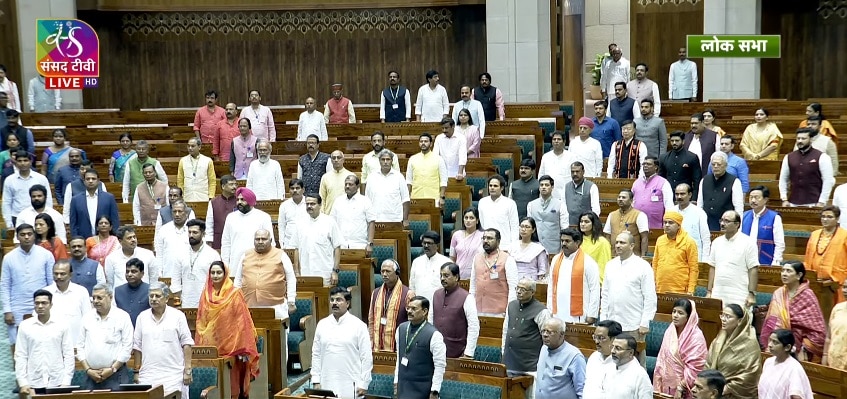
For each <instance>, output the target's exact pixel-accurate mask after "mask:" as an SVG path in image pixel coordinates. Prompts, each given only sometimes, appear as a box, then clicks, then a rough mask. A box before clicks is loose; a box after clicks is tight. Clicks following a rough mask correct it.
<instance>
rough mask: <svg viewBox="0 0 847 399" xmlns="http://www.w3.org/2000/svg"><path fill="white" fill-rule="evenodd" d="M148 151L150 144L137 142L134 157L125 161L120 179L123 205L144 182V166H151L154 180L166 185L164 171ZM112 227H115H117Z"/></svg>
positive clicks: (141, 141) (143, 141)
mask: <svg viewBox="0 0 847 399" xmlns="http://www.w3.org/2000/svg"><path fill="white" fill-rule="evenodd" d="M149 151H150V144H147V140H138V142H136V143H135V156H134V157H131V158H130V159H129V160H128V161H126V166H124V175H123V179H122V180H123V190H122V191H121V197H122V198H123V201H124V204H128V203H129V201H130V198H132V196H133V195H135V188H136V187H138V185H139V184H141V183H143V182H144V180H145V179H144V175H143V174H142V171H143V168H142V167H143V166H144V164H147V163H149V164H151V165H153V168H154V169H155V170H156V178H157V179H159V181H161V182H162V183H165V184H166V185H167V184H168V175H167V174H165V169H163V168H162V164H161V163H159V161H157V160H156V158H151V157H150V156H148V154H149ZM116 178H117V177H116ZM114 226H115V227H117V225H114Z"/></svg>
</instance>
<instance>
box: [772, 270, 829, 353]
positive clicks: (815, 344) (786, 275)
mask: <svg viewBox="0 0 847 399" xmlns="http://www.w3.org/2000/svg"><path fill="white" fill-rule="evenodd" d="M782 283H783V284H785V285H784V286H782V287H779V288H777V289H776V291H774V293H773V297H772V298H771V304H770V306H768V315H767V316H766V317H765V322H764V324H763V325H762V334H761V335H759V344H760V345H761V346H762V347H763V348H766V347H767V346H768V339H769V338H770V336H771V333H772V332H774V331H775V330H779V329H786V330H790V331H791V333H792V334H794V342H796V344H795V345H796V348H797V360H801V361H806V362H815V363H819V362H820V358H821V356H823V347H824V343H825V342H826V323H824V320H823V312H821V306H820V304H819V303H818V298H817V297H816V296H815V293H814V292H813V291H812V290H811V288H809V282H808V281H806V267H805V266H803V262H799V261H796V260H795V261H789V262H785V264H783V266H782Z"/></svg>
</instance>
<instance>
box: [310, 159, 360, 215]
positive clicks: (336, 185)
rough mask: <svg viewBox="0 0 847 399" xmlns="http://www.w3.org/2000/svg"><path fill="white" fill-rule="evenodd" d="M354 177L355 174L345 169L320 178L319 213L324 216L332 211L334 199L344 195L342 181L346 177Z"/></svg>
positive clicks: (327, 173)
mask: <svg viewBox="0 0 847 399" xmlns="http://www.w3.org/2000/svg"><path fill="white" fill-rule="evenodd" d="M350 175H355V173H353V172H351V171H349V170H347V168H341V170H340V171H336V170H335V169H333V170H331V171H329V172H326V173H324V175H323V177H321V187H320V189H319V190H320V192H319V193H318V194H320V196H321V199H323V202H322V205H321V212H323V213H324V214H326V215H329V213H330V212H331V211H332V204H333V203H335V199H336V198H338V196H339V195H341V194H344V179H346V178H347V176H350Z"/></svg>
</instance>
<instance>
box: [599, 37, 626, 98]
mask: <svg viewBox="0 0 847 399" xmlns="http://www.w3.org/2000/svg"><path fill="white" fill-rule="evenodd" d="M609 55H610V56H611V59H610V60H609V62H608V63H606V64H604V65H603V71H602V73H601V74H600V91H601V92H602V95H603V98H606V97H607V96H608V93H611V92H614V91H615V88H616V87H617V83H618V82H624V85H626V82H629V60H628V59H626V58H624V57H623V52H622V51H621V49H620V47H618V46H617V45H615V46H614V47H612V46H611V45H610V46H609Z"/></svg>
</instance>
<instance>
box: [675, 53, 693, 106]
mask: <svg viewBox="0 0 847 399" xmlns="http://www.w3.org/2000/svg"><path fill="white" fill-rule="evenodd" d="M694 97H697V64H695V63H694V61H691V60H689V59H688V58H686V59H684V60H681V61H676V62H674V63H673V64H671V67H670V70H669V71H668V99H669V100H688V99H690V98H694Z"/></svg>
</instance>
